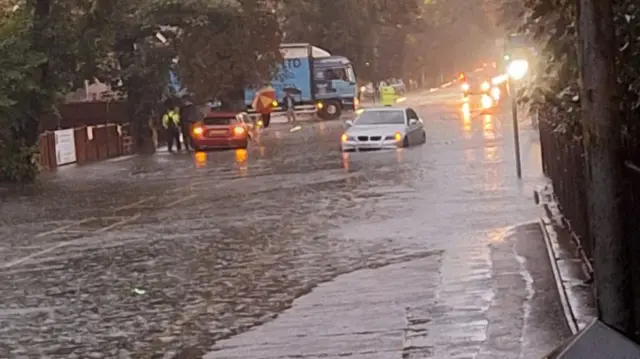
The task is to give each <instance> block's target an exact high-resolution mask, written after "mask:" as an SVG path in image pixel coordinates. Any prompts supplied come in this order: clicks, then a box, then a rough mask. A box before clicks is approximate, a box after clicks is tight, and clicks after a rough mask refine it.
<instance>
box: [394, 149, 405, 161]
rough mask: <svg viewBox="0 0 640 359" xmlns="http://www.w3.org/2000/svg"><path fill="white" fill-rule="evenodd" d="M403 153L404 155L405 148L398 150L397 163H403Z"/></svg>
mask: <svg viewBox="0 0 640 359" xmlns="http://www.w3.org/2000/svg"><path fill="white" fill-rule="evenodd" d="M403 153H404V149H403V148H398V149H396V162H398V163H402V157H403Z"/></svg>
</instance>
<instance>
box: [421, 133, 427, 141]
mask: <svg viewBox="0 0 640 359" xmlns="http://www.w3.org/2000/svg"><path fill="white" fill-rule="evenodd" d="M426 142H427V133H426V132H424V130H422V143H426Z"/></svg>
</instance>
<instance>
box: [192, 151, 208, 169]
mask: <svg viewBox="0 0 640 359" xmlns="http://www.w3.org/2000/svg"><path fill="white" fill-rule="evenodd" d="M193 158H194V160H195V162H196V168H204V167H206V166H207V153H206V152H203V151H198V152H196V153H195V154H194V155H193Z"/></svg>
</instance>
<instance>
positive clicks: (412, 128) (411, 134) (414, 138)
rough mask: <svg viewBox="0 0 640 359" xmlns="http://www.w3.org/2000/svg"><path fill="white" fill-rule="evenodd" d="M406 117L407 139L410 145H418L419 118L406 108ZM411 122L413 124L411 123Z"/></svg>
mask: <svg viewBox="0 0 640 359" xmlns="http://www.w3.org/2000/svg"><path fill="white" fill-rule="evenodd" d="M406 117H407V137H408V138H409V142H410V143H419V142H420V131H419V130H420V127H421V123H420V118H419V117H418V114H417V113H416V112H415V111H414V110H413V109H410V108H408V109H407V110H406ZM412 122H413V123H412Z"/></svg>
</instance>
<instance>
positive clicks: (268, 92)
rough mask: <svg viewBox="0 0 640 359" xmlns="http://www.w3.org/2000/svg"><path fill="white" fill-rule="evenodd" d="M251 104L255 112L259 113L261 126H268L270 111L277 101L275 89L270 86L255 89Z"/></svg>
mask: <svg viewBox="0 0 640 359" xmlns="http://www.w3.org/2000/svg"><path fill="white" fill-rule="evenodd" d="M251 106H252V107H253V109H254V110H255V111H256V113H259V114H260V115H261V118H262V124H263V126H264V127H265V128H267V127H269V122H271V112H273V109H274V108H275V107H277V106H278V102H277V101H276V90H274V89H273V87H271V86H267V87H264V88H262V89H260V90H258V91H256V94H255V96H254V98H253V102H252V103H251Z"/></svg>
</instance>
